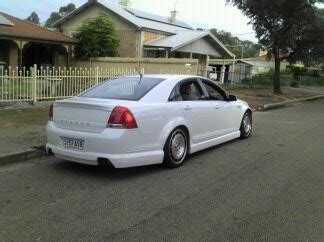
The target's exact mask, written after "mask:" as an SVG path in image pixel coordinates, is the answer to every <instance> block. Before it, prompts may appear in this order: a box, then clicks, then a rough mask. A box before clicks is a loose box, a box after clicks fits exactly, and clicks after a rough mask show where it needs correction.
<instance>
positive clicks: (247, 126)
mask: <svg viewBox="0 0 324 242" xmlns="http://www.w3.org/2000/svg"><path fill="white" fill-rule="evenodd" d="M243 128H244V133H245V134H246V135H248V134H250V132H251V130H252V121H251V117H250V116H249V115H246V116H245V117H244V119H243Z"/></svg>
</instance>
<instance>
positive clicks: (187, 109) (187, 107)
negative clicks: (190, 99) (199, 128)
mask: <svg viewBox="0 0 324 242" xmlns="http://www.w3.org/2000/svg"><path fill="white" fill-rule="evenodd" d="M191 109H192V108H191V107H189V106H186V107H184V110H186V111H189V110H191Z"/></svg>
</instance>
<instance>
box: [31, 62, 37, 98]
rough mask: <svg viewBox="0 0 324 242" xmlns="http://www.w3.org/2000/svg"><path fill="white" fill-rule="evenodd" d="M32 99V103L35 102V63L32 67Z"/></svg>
mask: <svg viewBox="0 0 324 242" xmlns="http://www.w3.org/2000/svg"><path fill="white" fill-rule="evenodd" d="M31 81H32V86H31V87H32V88H31V90H32V100H33V103H34V104H35V103H36V102H37V65H36V64H34V67H33V69H32V79H31Z"/></svg>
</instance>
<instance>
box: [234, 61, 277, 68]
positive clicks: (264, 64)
mask: <svg viewBox="0 0 324 242" xmlns="http://www.w3.org/2000/svg"><path fill="white" fill-rule="evenodd" d="M238 62H242V63H245V64H248V65H249V66H257V67H264V68H273V67H274V61H267V60H239V61H238Z"/></svg>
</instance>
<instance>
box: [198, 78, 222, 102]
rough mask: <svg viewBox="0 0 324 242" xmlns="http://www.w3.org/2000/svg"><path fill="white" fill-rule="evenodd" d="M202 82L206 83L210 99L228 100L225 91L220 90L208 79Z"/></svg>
mask: <svg viewBox="0 0 324 242" xmlns="http://www.w3.org/2000/svg"><path fill="white" fill-rule="evenodd" d="M202 83H203V84H204V86H205V88H206V90H207V93H208V95H209V99H210V100H218V101H226V97H225V96H224V94H223V93H221V92H220V90H219V89H218V88H217V87H216V86H214V85H212V84H211V83H209V82H206V81H202Z"/></svg>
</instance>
